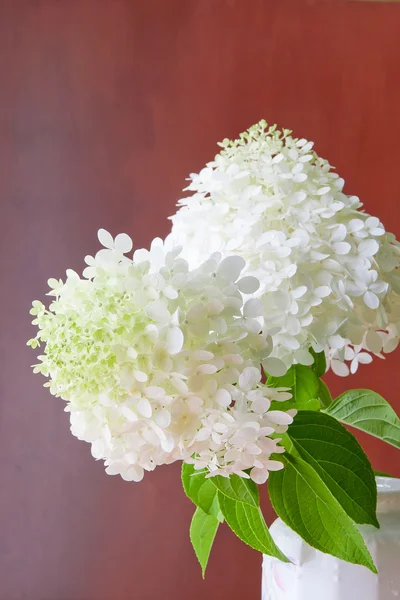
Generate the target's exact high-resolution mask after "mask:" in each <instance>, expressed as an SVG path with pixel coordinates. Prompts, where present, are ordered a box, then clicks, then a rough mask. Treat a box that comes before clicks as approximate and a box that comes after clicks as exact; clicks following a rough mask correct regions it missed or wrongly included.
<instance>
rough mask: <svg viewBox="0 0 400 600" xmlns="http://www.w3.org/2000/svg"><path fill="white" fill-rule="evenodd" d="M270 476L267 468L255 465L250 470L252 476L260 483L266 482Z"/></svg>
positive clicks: (255, 481)
mask: <svg viewBox="0 0 400 600" xmlns="http://www.w3.org/2000/svg"><path fill="white" fill-rule="evenodd" d="M268 476H269V473H268V470H267V469H257V467H254V469H252V470H251V471H250V478H251V479H252V480H253V481H254V483H257V484H258V485H262V484H263V483H265V482H266V481H267V479H268Z"/></svg>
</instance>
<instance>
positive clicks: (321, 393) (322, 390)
mask: <svg viewBox="0 0 400 600" xmlns="http://www.w3.org/2000/svg"><path fill="white" fill-rule="evenodd" d="M318 398H319V400H320V402H321V404H322V406H323V407H324V408H326V407H328V406H329V405H330V404H332V396H331V393H330V391H329V388H328V386H327V385H326V383H325V382H324V381H322V379H320V380H319V388H318Z"/></svg>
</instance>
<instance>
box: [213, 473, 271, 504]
mask: <svg viewBox="0 0 400 600" xmlns="http://www.w3.org/2000/svg"><path fill="white" fill-rule="evenodd" d="M209 481H211V482H212V483H213V485H215V487H216V488H218V490H219V491H220V492H221V493H222V494H224V495H225V496H228V498H231V499H232V500H236V501H237V502H244V503H245V504H249V505H250V506H255V507H257V506H259V504H260V497H259V494H258V487H257V486H256V484H255V483H254V481H252V480H251V479H243V477H239V475H231V476H230V477H229V478H227V477H222V476H221V475H216V476H215V477H210V479H209Z"/></svg>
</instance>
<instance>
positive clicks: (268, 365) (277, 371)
mask: <svg viewBox="0 0 400 600" xmlns="http://www.w3.org/2000/svg"><path fill="white" fill-rule="evenodd" d="M262 364H263V367H264V369H265V371H266V372H267V373H268V375H272V376H273V377H282V376H283V375H285V373H286V371H287V366H286V365H285V363H284V362H283V360H280V358H275V357H273V356H271V357H269V358H267V359H266V360H263V363H262Z"/></svg>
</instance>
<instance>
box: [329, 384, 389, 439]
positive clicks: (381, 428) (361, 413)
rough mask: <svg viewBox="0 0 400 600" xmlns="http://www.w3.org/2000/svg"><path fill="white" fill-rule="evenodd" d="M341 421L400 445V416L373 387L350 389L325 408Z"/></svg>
mask: <svg viewBox="0 0 400 600" xmlns="http://www.w3.org/2000/svg"><path fill="white" fill-rule="evenodd" d="M325 412H326V414H328V415H331V416H332V417H334V418H335V419H337V420H338V421H341V422H342V423H345V424H346V425H351V426H352V427H356V428H357V429H361V431H365V432H366V433H369V434H370V435H373V436H375V437H377V438H379V439H381V440H383V441H384V442H387V443H388V444H392V446H396V448H400V419H399V417H398V416H397V415H396V413H395V412H394V410H393V408H392V407H391V406H390V404H389V403H388V402H387V401H386V400H385V399H384V398H382V396H380V395H379V394H377V393H376V392H372V391H371V390H349V391H348V392H344V394H341V395H340V396H339V397H338V398H336V400H335V401H334V402H333V403H332V404H331V405H330V406H329V408H327V409H326V410H325Z"/></svg>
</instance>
